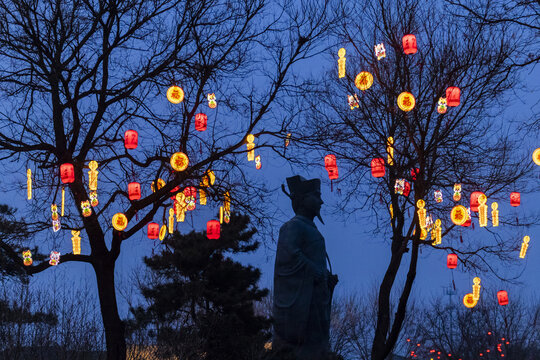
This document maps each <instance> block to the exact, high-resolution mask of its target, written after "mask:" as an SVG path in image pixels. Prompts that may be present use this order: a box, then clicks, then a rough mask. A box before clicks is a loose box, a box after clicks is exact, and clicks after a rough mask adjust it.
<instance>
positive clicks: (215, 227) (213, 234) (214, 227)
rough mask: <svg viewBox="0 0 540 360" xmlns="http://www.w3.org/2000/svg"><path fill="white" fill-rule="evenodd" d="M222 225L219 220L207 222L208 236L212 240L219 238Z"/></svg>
mask: <svg viewBox="0 0 540 360" xmlns="http://www.w3.org/2000/svg"><path fill="white" fill-rule="evenodd" d="M220 228H221V225H220V224H219V221H217V220H209V221H208V222H207V223H206V236H207V237H208V239H210V240H216V239H219V236H220Z"/></svg>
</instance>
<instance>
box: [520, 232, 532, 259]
mask: <svg viewBox="0 0 540 360" xmlns="http://www.w3.org/2000/svg"><path fill="white" fill-rule="evenodd" d="M529 241H531V238H530V237H529V236H528V235H526V236H524V237H523V242H522V243H521V250H520V251H519V257H520V258H521V259H525V254H527V248H528V247H529Z"/></svg>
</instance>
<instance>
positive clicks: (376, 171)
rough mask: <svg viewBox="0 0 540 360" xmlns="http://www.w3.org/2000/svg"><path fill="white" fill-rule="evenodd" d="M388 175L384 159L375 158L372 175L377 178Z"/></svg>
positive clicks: (372, 164)
mask: <svg viewBox="0 0 540 360" xmlns="http://www.w3.org/2000/svg"><path fill="white" fill-rule="evenodd" d="M385 173H386V168H385V167H384V159H383V158H374V159H372V160H371V175H373V177H376V178H380V177H383V176H384V174H385Z"/></svg>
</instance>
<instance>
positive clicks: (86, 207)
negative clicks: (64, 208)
mask: <svg viewBox="0 0 540 360" xmlns="http://www.w3.org/2000/svg"><path fill="white" fill-rule="evenodd" d="M81 211H82V215H83V216H84V217H89V216H90V215H92V208H91V207H90V201H88V200H84V201H81Z"/></svg>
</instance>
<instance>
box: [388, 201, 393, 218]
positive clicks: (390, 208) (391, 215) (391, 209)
mask: <svg viewBox="0 0 540 360" xmlns="http://www.w3.org/2000/svg"><path fill="white" fill-rule="evenodd" d="M388 209H389V210H390V219H393V218H394V207H393V206H392V204H390V206H389V207H388Z"/></svg>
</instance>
